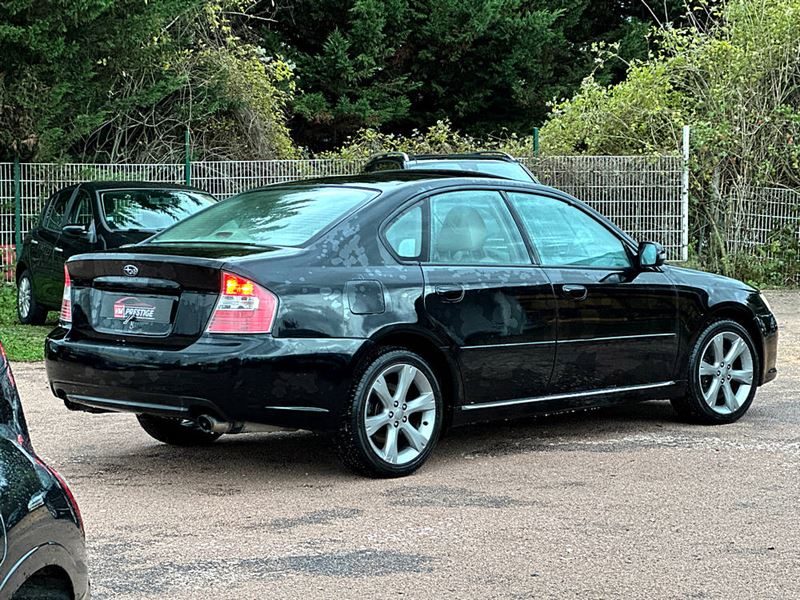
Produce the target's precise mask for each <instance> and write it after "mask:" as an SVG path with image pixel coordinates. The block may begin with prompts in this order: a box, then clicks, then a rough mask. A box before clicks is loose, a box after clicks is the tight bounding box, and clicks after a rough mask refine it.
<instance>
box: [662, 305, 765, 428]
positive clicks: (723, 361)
mask: <svg viewBox="0 0 800 600" xmlns="http://www.w3.org/2000/svg"><path fill="white" fill-rule="evenodd" d="M759 372H760V365H759V362H758V353H757V352H756V350H755V346H754V345H753V340H752V339H751V337H750V334H749V333H748V332H747V330H746V329H745V328H744V327H742V326H741V325H739V324H738V323H737V322H735V321H728V320H725V321H716V322H715V323H712V324H711V325H709V326H708V327H707V328H706V329H705V331H703V333H701V334H700V336H699V337H698V338H697V342H695V345H694V348H693V350H692V353H691V355H690V358H689V386H688V388H689V389H688V394H687V395H686V396H685V397H683V398H678V399H675V400H672V405H673V406H674V407H675V410H676V411H677V412H678V414H680V415H681V416H684V417H687V418H689V419H690V420H692V421H696V422H699V423H704V424H708V425H716V424H723V423H733V422H734V421H737V420H738V419H739V418H741V417H742V415H744V413H746V412H747V409H748V408H750V404H752V402H753V397H754V396H755V394H756V387H757V382H758V374H759Z"/></svg>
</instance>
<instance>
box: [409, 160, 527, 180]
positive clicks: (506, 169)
mask: <svg viewBox="0 0 800 600" xmlns="http://www.w3.org/2000/svg"><path fill="white" fill-rule="evenodd" d="M408 168H409V169H443V170H446V171H475V172H476V173H487V174H489V175H497V176H498V177H504V178H506V179H513V180H515V181H525V182H527V183H530V182H532V181H534V180H533V179H532V178H531V176H530V175H529V174H528V172H527V171H526V170H525V169H524V168H523V166H522V165H521V164H519V163H515V162H505V161H502V160H469V159H465V160H439V159H436V160H418V161H416V162H413V163H409V164H408Z"/></svg>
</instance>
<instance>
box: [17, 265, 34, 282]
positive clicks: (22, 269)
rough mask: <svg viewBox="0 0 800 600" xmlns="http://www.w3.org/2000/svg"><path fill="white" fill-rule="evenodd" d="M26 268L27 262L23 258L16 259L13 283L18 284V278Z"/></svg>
mask: <svg viewBox="0 0 800 600" xmlns="http://www.w3.org/2000/svg"><path fill="white" fill-rule="evenodd" d="M27 270H28V263H27V262H25V261H24V260H20V261H17V267H16V270H15V272H14V281H15V283H17V284H19V278H20V277H22V274H23V273H24V272H25V271H27ZM31 283H32V282H31Z"/></svg>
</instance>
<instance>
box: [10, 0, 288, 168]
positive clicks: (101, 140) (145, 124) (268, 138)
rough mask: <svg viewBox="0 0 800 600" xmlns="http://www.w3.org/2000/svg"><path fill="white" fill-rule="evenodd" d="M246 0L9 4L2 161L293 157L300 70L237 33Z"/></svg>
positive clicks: (31, 0)
mask: <svg viewBox="0 0 800 600" xmlns="http://www.w3.org/2000/svg"><path fill="white" fill-rule="evenodd" d="M238 6H239V3H238V2H236V1H234V0H219V1H209V0H149V1H148V2H141V1H139V0H118V1H114V0H62V1H61V2H58V3H42V2H37V1H35V0H12V1H8V2H4V3H3V11H2V15H3V16H2V17H0V56H3V57H4V60H3V63H2V65H0V124H2V125H5V127H2V128H0V154H2V155H4V157H5V158H7V157H8V156H9V155H10V154H12V153H13V152H15V151H22V152H23V153H25V154H27V155H29V156H34V155H35V156H36V157H38V158H40V159H51V158H54V159H58V158H66V157H73V158H82V159H90V160H106V159H107V160H165V159H170V158H175V157H176V156H177V155H179V153H180V152H182V140H183V131H184V128H185V127H186V126H189V127H191V129H192V131H193V133H194V136H195V140H196V142H197V150H198V153H200V154H204V155H210V156H226V155H231V156H234V155H235V156H237V157H240V158H244V157H247V156H254V157H255V156H258V157H262V156H284V155H287V154H291V153H292V152H293V150H292V144H291V140H290V138H289V136H288V130H287V129H286V126H285V123H284V121H285V118H284V114H283V108H284V104H285V102H286V100H287V99H288V97H289V95H290V93H291V86H292V83H291V71H290V70H289V69H288V68H287V66H286V65H285V63H281V62H280V61H277V60H269V59H267V58H266V56H265V55H264V54H263V52H260V51H259V49H258V48H257V47H255V46H252V45H250V44H248V43H246V42H245V41H243V40H242V39H241V38H240V37H239V36H238V35H237V32H236V31H234V29H233V27H232V25H231V22H230V19H229V16H228V15H229V13H231V12H235V9H236V8H238Z"/></svg>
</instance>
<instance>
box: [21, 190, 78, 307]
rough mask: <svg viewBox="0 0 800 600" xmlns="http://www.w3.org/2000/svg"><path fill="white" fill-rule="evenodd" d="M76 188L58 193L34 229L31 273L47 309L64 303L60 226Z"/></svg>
mask: <svg viewBox="0 0 800 600" xmlns="http://www.w3.org/2000/svg"><path fill="white" fill-rule="evenodd" d="M74 191H75V188H74V187H70V188H67V189H64V190H61V191H60V192H58V193H56V194H55V195H54V196H53V198H52V199H51V201H50V203H49V204H48V206H47V208H46V209H45V212H44V215H43V217H42V220H41V223H40V225H39V226H38V227H36V228H35V229H34V230H33V231H32V232H31V246H30V249H31V274H32V277H33V290H34V294H35V296H36V300H37V301H38V302H40V303H41V304H43V305H45V306H47V307H48V308H57V307H58V306H60V305H61V290H62V287H63V279H64V260H63V258H62V249H61V248H60V246H58V238H59V237H60V235H61V227H62V225H63V223H64V216H65V214H66V211H67V206H68V204H69V201H70V198H71V197H72V193H73V192H74Z"/></svg>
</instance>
